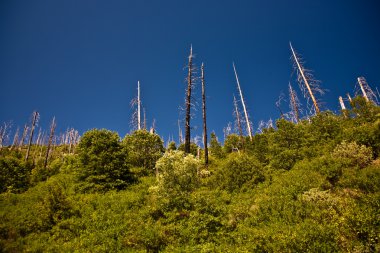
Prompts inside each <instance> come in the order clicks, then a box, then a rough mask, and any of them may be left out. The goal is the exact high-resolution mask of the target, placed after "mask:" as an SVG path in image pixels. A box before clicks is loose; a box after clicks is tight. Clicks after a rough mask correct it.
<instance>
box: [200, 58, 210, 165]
mask: <svg viewBox="0 0 380 253" xmlns="http://www.w3.org/2000/svg"><path fill="white" fill-rule="evenodd" d="M201 72H202V73H201V74H202V76H201V79H202V112H203V146H204V148H205V164H206V165H208V148H207V124H206V91H205V73H204V65H203V63H202V67H201Z"/></svg>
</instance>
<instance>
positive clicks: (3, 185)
mask: <svg viewBox="0 0 380 253" xmlns="http://www.w3.org/2000/svg"><path fill="white" fill-rule="evenodd" d="M30 170H31V165H30V164H28V163H25V162H24V161H22V160H20V159H18V158H16V157H12V156H5V157H0V193H1V192H5V191H7V190H8V191H11V192H22V191H25V190H26V189H27V188H28V186H29V177H30Z"/></svg>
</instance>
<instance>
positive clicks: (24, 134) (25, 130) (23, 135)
mask: <svg viewBox="0 0 380 253" xmlns="http://www.w3.org/2000/svg"><path fill="white" fill-rule="evenodd" d="M28 129H29V127H28V126H27V125H26V124H25V126H24V131H23V132H22V136H21V140H20V142H19V144H18V145H19V147H20V148H22V146H23V145H24V140H25V138H26V135H27V134H28Z"/></svg>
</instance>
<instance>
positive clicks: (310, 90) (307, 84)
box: [289, 43, 322, 114]
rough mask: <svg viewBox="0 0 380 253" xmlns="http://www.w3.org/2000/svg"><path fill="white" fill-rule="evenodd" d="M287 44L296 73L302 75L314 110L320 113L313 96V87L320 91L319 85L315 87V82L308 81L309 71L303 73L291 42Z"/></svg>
mask: <svg viewBox="0 0 380 253" xmlns="http://www.w3.org/2000/svg"><path fill="white" fill-rule="evenodd" d="M289 44H290V49H291V50H292V54H293V59H294V61H295V63H296V66H297V69H298V73H299V74H300V75H301V77H302V82H303V84H304V85H305V86H306V89H307V91H308V93H309V96H310V98H311V100H312V101H313V104H314V109H315V112H316V113H317V114H318V113H320V110H319V106H318V103H317V100H316V99H315V97H314V94H313V89H315V90H317V91H320V92H322V90H320V89H319V87H317V85H316V83H315V84H314V85H313V84H312V83H311V82H309V79H312V78H311V75H310V73H309V74H306V73H305V68H304V67H303V66H302V65H301V63H300V60H299V59H298V57H297V55H296V53H295V51H294V49H293V47H292V43H289ZM299 79H300V78H299ZM299 81H301V80H299ZM302 82H300V86H302ZM302 90H303V89H302ZM304 95H306V94H305V93H304Z"/></svg>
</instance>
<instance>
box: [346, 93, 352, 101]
mask: <svg viewBox="0 0 380 253" xmlns="http://www.w3.org/2000/svg"><path fill="white" fill-rule="evenodd" d="M347 98H348V101H350V103H351V102H352V98H351V96H350V93H347Z"/></svg>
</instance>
